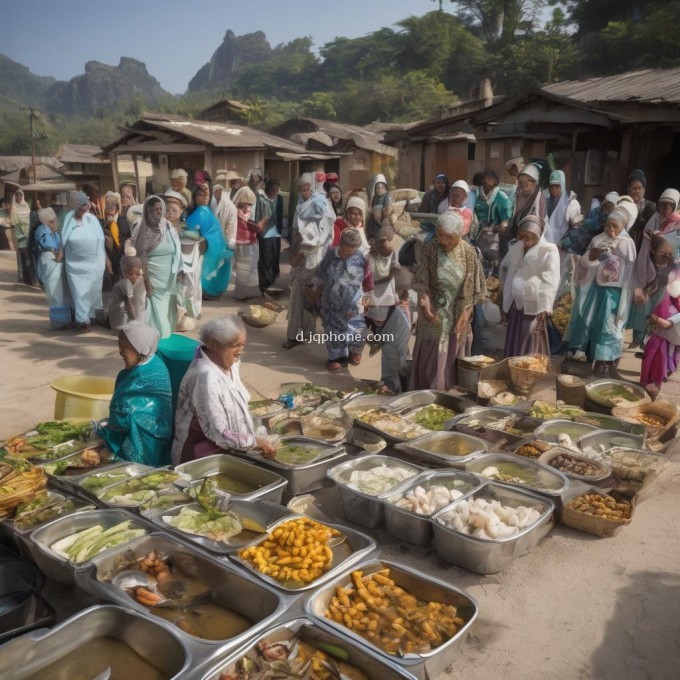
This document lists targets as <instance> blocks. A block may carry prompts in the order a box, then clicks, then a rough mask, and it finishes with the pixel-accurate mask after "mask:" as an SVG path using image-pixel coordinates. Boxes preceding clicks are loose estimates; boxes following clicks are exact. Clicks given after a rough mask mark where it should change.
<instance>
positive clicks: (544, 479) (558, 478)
mask: <svg viewBox="0 0 680 680" xmlns="http://www.w3.org/2000/svg"><path fill="white" fill-rule="evenodd" d="M498 463H513V464H515V465H519V466H521V467H522V468H524V469H525V470H527V471H528V472H530V473H531V474H533V475H536V477H537V484H536V485H533V484H520V483H517V484H516V483H514V482H502V481H500V480H497V479H490V478H487V479H489V481H493V482H495V483H496V484H502V485H503V486H511V487H513V488H515V489H522V490H526V491H532V492H533V493H537V494H540V495H541V496H549V497H550V498H558V497H560V496H563V495H564V493H565V492H566V491H567V489H568V488H569V480H568V479H567V478H566V477H565V475H563V474H562V473H561V472H559V471H558V470H555V469H554V468H550V467H547V466H546V465H543V464H541V463H538V462H536V461H535V460H532V459H531V458H527V457H525V456H516V455H515V454H514V453H491V452H490V453H486V454H484V455H483V456H479V458H475V459H474V460H473V461H471V462H469V463H468V464H467V465H466V466H465V469H466V470H467V471H468V472H474V473H475V474H477V475H480V476H481V477H484V475H482V470H484V468H486V467H489V466H495V465H497V464H498ZM539 485H540V486H539Z"/></svg>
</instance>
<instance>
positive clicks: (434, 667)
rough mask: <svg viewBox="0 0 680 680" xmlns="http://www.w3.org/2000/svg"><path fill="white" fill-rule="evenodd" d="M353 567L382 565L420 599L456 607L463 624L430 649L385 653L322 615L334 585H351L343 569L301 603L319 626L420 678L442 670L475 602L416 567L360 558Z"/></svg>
mask: <svg viewBox="0 0 680 680" xmlns="http://www.w3.org/2000/svg"><path fill="white" fill-rule="evenodd" d="M355 568H356V569H358V570H359V571H361V572H363V574H364V576H367V575H370V574H373V573H375V572H378V571H382V570H383V569H389V570H390V578H391V579H392V580H394V582H395V583H396V584H397V585H398V586H400V587H401V588H403V589H404V590H406V591H407V592H410V593H412V594H413V595H415V596H416V597H418V598H420V599H422V600H426V601H430V602H442V603H444V604H449V605H453V606H455V607H457V608H458V610H459V615H460V616H461V618H463V619H464V620H465V625H463V627H462V628H461V629H460V630H459V631H458V632H457V633H456V634H455V635H454V636H453V637H452V638H451V639H450V640H448V642H445V643H444V644H443V645H440V646H439V647H437V648H436V649H433V650H432V651H430V652H426V653H423V654H409V655H406V656H403V657H397V656H393V655H391V654H387V653H386V652H383V651H382V650H381V649H380V648H379V647H377V646H375V645H373V644H371V643H370V642H368V640H365V639H364V638H362V637H360V636H359V635H357V634H356V633H353V632H352V631H351V630H349V629H348V628H346V627H345V626H341V625H340V624H338V623H335V622H334V621H331V620H330V619H327V618H326V617H325V616H324V613H325V612H326V611H327V610H328V604H329V603H330V601H331V599H332V598H333V596H334V595H335V590H336V588H338V587H347V586H349V585H351V583H352V581H351V578H350V575H349V574H348V573H346V574H343V575H342V576H339V577H338V578H336V579H335V580H334V581H332V582H331V583H327V584H326V585H325V586H324V587H323V588H320V589H319V590H318V591H317V592H316V593H314V595H312V596H311V597H310V598H309V599H308V600H307V602H306V604H305V610H306V612H307V613H308V614H309V615H310V616H311V617H312V618H313V620H314V621H315V622H316V623H318V625H319V626H320V627H322V628H325V629H326V630H332V631H339V632H340V633H341V634H342V635H343V637H348V638H349V639H350V640H353V641H354V642H355V643H356V644H357V645H360V646H363V647H367V648H368V649H370V650H371V651H372V652H373V653H376V654H378V655H379V656H380V657H381V658H383V659H388V660H389V661H391V662H392V663H394V664H397V665H398V666H399V667H401V668H402V669H403V670H405V671H407V672H409V673H411V674H412V675H414V676H415V677H416V678H420V679H422V680H426V679H432V680H433V679H434V678H436V677H437V676H438V675H439V674H440V673H442V672H443V671H444V669H445V668H446V667H447V666H449V665H450V664H452V663H453V662H454V661H455V660H456V657H457V655H458V654H459V650H458V645H459V644H460V643H461V642H462V641H463V640H464V639H465V637H466V635H467V634H468V632H469V630H470V627H471V626H472V624H473V623H474V621H475V619H476V618H477V611H478V610H477V603H476V602H475V601H474V600H473V599H472V598H471V597H470V596H469V595H467V594H466V593H465V592H463V591H462V590H459V589H458V588H455V587H454V586H452V585H450V584H449V583H446V582H444V581H442V580H440V579H437V578H434V577H432V576H426V575H424V574H423V573H422V572H419V571H417V570H416V569H411V568H409V567H407V566H405V565H403V564H398V563H396V562H387V561H371V562H364V563H362V564H359V565H357V566H356V567H355ZM377 677H380V676H377ZM376 680H377V678H376Z"/></svg>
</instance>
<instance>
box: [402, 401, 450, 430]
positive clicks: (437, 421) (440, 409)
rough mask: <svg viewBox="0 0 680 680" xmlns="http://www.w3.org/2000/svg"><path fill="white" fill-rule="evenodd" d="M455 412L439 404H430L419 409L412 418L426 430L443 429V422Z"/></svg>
mask: <svg viewBox="0 0 680 680" xmlns="http://www.w3.org/2000/svg"><path fill="white" fill-rule="evenodd" d="M455 415H456V412H455V411H452V410H451V409H450V408H445V407H444V406H440V405H439V404H430V405H429V406H426V407H425V408H422V409H419V410H418V411H417V412H416V413H415V415H414V416H413V418H412V420H413V422H414V423H417V424H418V425H421V426H422V427H425V428H427V429H428V430H443V429H444V424H445V423H446V422H448V421H449V420H451V418H453V417H455Z"/></svg>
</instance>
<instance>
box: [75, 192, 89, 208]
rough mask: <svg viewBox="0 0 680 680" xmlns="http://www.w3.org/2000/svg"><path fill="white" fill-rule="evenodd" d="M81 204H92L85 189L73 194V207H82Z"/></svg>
mask: <svg viewBox="0 0 680 680" xmlns="http://www.w3.org/2000/svg"><path fill="white" fill-rule="evenodd" d="M81 205H90V199H89V198H88V197H87V194H86V193H85V192H84V191H76V193H75V194H74V196H73V207H74V208H80V206H81Z"/></svg>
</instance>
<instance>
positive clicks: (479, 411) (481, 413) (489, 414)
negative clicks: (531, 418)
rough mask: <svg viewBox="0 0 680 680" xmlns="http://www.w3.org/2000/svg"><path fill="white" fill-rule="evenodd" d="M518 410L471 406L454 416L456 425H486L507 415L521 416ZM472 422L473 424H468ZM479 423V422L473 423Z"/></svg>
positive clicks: (476, 426)
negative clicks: (456, 416)
mask: <svg viewBox="0 0 680 680" xmlns="http://www.w3.org/2000/svg"><path fill="white" fill-rule="evenodd" d="M521 415H522V414H521V413H520V412H519V411H515V410H513V409H509V408H500V407H496V406H493V407H487V406H473V407H472V408H469V409H467V410H466V411H465V412H464V413H462V414H461V415H460V416H458V418H456V422H455V424H456V425H465V426H466V427H473V428H479V427H486V426H487V425H492V424H493V423H495V422H497V421H499V420H502V419H503V418H507V417H508V416H518V417H519V416H521ZM470 423H473V425H470ZM474 423H479V424H474Z"/></svg>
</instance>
